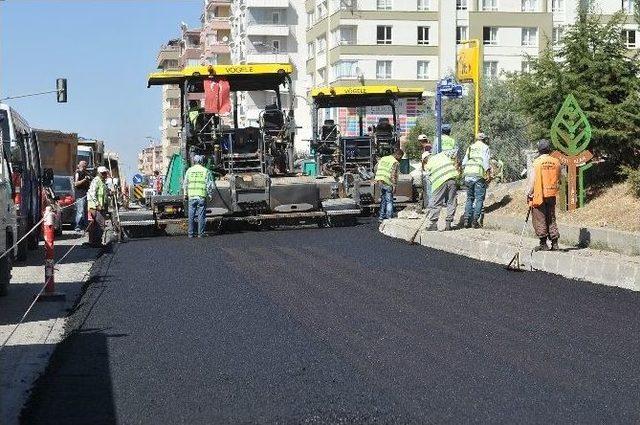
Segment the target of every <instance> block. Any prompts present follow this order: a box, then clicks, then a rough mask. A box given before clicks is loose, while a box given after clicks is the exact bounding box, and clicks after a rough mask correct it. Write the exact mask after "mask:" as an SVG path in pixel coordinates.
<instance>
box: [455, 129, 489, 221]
mask: <svg viewBox="0 0 640 425" xmlns="http://www.w3.org/2000/svg"><path fill="white" fill-rule="evenodd" d="M486 142H487V136H486V135H485V134H484V133H478V134H477V135H476V141H475V142H474V143H472V144H471V146H469V148H468V149H467V152H466V153H465V155H464V159H463V160H462V167H463V175H464V183H465V185H466V186H467V203H466V205H465V209H464V221H465V224H464V227H467V228H469V227H471V226H473V228H475V229H477V228H479V227H482V221H483V215H484V198H485V196H486V194H487V183H488V181H489V180H490V178H491V164H490V158H491V152H490V151H489V146H487V144H486Z"/></svg>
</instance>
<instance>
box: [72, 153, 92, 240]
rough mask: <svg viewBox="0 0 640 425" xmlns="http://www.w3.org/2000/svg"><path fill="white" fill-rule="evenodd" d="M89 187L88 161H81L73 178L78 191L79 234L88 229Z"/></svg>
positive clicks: (77, 221) (77, 216) (77, 217)
mask: <svg viewBox="0 0 640 425" xmlns="http://www.w3.org/2000/svg"><path fill="white" fill-rule="evenodd" d="M89 185H91V177H90V176H89V172H88V171H87V161H80V162H78V168H77V169H76V173H75V175H74V177H73V186H74V187H75V189H76V228H75V231H76V232H78V233H83V232H84V230H85V229H86V228H87V191H88V190H89Z"/></svg>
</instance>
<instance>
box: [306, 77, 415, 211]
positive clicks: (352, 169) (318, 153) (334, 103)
mask: <svg viewBox="0 0 640 425" xmlns="http://www.w3.org/2000/svg"><path fill="white" fill-rule="evenodd" d="M422 93H423V89H422V88H402V89H401V88H399V87H398V86H396V85H370V86H366V85H364V86H328V87H317V88H314V89H312V90H311V98H312V100H313V107H312V126H313V129H312V131H313V132H312V141H311V149H312V152H313V154H314V158H315V161H316V167H315V168H316V170H317V172H318V174H319V175H321V176H333V178H334V179H335V180H336V181H338V182H339V184H338V186H339V187H340V188H341V189H342V190H343V191H344V192H345V193H346V194H347V196H349V197H352V198H353V199H354V200H355V201H356V203H357V204H358V205H359V206H361V207H363V208H365V209H372V208H375V207H376V205H377V204H378V203H379V200H380V188H379V187H378V186H377V185H376V184H375V182H374V177H375V172H374V169H375V166H376V164H377V162H378V160H379V159H380V158H382V157H383V156H385V155H390V154H392V153H393V151H394V149H395V148H396V147H398V146H399V145H400V135H399V133H400V132H399V129H398V113H397V108H396V105H397V102H398V100H399V99H406V98H415V99H420V98H421V97H422ZM341 107H346V108H357V111H358V125H357V134H355V135H348V134H346V132H344V131H343V129H341V128H340V126H339V125H338V124H336V122H335V121H334V120H332V119H325V120H323V122H322V123H321V122H320V120H319V116H320V113H321V111H322V110H323V109H327V108H341ZM367 107H378V108H380V109H382V110H385V111H386V114H382V115H387V116H381V117H379V119H378V122H377V123H375V124H374V125H372V126H370V127H368V128H366V129H365V124H364V116H365V114H366V108H367ZM415 196H416V195H415V191H414V188H413V179H412V177H411V176H410V175H409V174H402V173H401V174H400V175H399V178H398V186H397V189H396V192H395V193H394V203H395V204H396V205H397V206H400V207H402V206H405V205H407V204H408V203H412V202H414V201H415Z"/></svg>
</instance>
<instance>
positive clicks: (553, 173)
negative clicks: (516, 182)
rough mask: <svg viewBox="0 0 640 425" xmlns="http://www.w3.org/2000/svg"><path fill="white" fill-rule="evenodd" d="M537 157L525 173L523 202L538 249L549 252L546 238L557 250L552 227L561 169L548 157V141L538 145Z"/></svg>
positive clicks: (555, 235) (556, 228)
mask: <svg viewBox="0 0 640 425" xmlns="http://www.w3.org/2000/svg"><path fill="white" fill-rule="evenodd" d="M538 153H539V154H540V156H539V157H538V158H536V159H535V161H533V167H532V170H531V172H530V173H529V179H528V190H527V201H528V203H529V207H530V208H531V221H532V223H533V229H534V230H535V232H536V235H537V236H538V238H539V239H540V245H539V246H538V247H537V249H538V250H541V251H546V250H548V249H549V246H548V245H547V239H549V240H551V250H552V251H556V250H557V249H558V239H559V238H560V233H559V232H558V225H557V224H556V196H557V195H558V188H559V185H560V173H561V166H560V161H559V160H558V159H557V158H554V157H552V156H551V155H549V154H550V153H551V144H550V143H549V141H548V140H544V139H543V140H540V141H539V142H538Z"/></svg>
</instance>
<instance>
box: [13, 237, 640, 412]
mask: <svg viewBox="0 0 640 425" xmlns="http://www.w3.org/2000/svg"><path fill="white" fill-rule="evenodd" d="M96 273H97V274H98V276H96V277H95V278H94V281H93V282H92V283H91V285H89V287H88V290H87V292H86V294H85V295H84V297H83V299H82V301H81V302H80V305H79V307H78V310H77V312H76V314H75V315H74V316H73V318H72V320H71V322H72V324H73V326H76V327H77V330H76V331H74V332H73V333H72V334H71V335H70V336H69V337H68V338H67V339H66V341H65V342H63V343H62V344H60V345H59V347H58V348H57V350H56V353H55V354H54V356H53V359H52V361H51V364H50V366H49V369H48V370H47V372H46V374H45V375H44V376H43V377H42V378H41V379H40V380H39V381H38V383H37V385H36V388H35V389H34V392H33V395H32V397H31V400H30V402H29V404H28V407H27V408H26V410H25V411H24V412H23V416H22V422H23V423H24V424H115V423H118V424H235V423H242V424H246V423H265V424H271V423H286V424H289V423H291V424H298V423H304V424H325V423H339V424H344V423H354V424H361V423H362V424H368V423H376V424H378V423H383V424H387V423H393V424H395V423H398V424H408V423H411V424H414V423H415V424H425V423H452V424H460V423H508V424H516V423H517V424H520V423H563V424H564V423H579V424H585V423H599V424H604V423H606V424H611V423H626V424H630V423H640V294H637V293H633V292H629V291H625V290H620V289H616V288H608V287H603V286H598V285H591V284H585V283H578V282H573V281H570V280H567V279H563V278H560V277H556V276H552V275H548V274H544V273H515V272H508V271H506V270H504V269H503V268H501V267H500V266H498V265H494V264H489V263H482V262H479V261H475V260H471V259H467V258H463V257H458V256H455V255H451V254H447V253H443V252H439V251H434V250H431V249H428V248H424V247H418V246H410V245H408V244H407V243H405V242H402V241H398V240H393V239H390V238H387V237H384V236H382V235H380V234H379V233H378V232H377V231H376V230H375V228H374V227H373V226H372V225H371V224H364V225H360V226H356V227H351V228H333V229H303V230H283V231H263V232H253V233H237V234H224V235H219V236H214V237H210V238H207V239H204V240H197V239H195V240H190V239H187V238H186V237H174V238H168V237H167V238H155V239H147V240H135V241H131V242H129V243H127V244H123V245H120V246H117V247H116V248H115V249H114V253H113V254H107V255H104V256H103V257H102V258H101V260H100V262H99V264H98V265H97V271H96ZM100 275H102V276H100Z"/></svg>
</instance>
